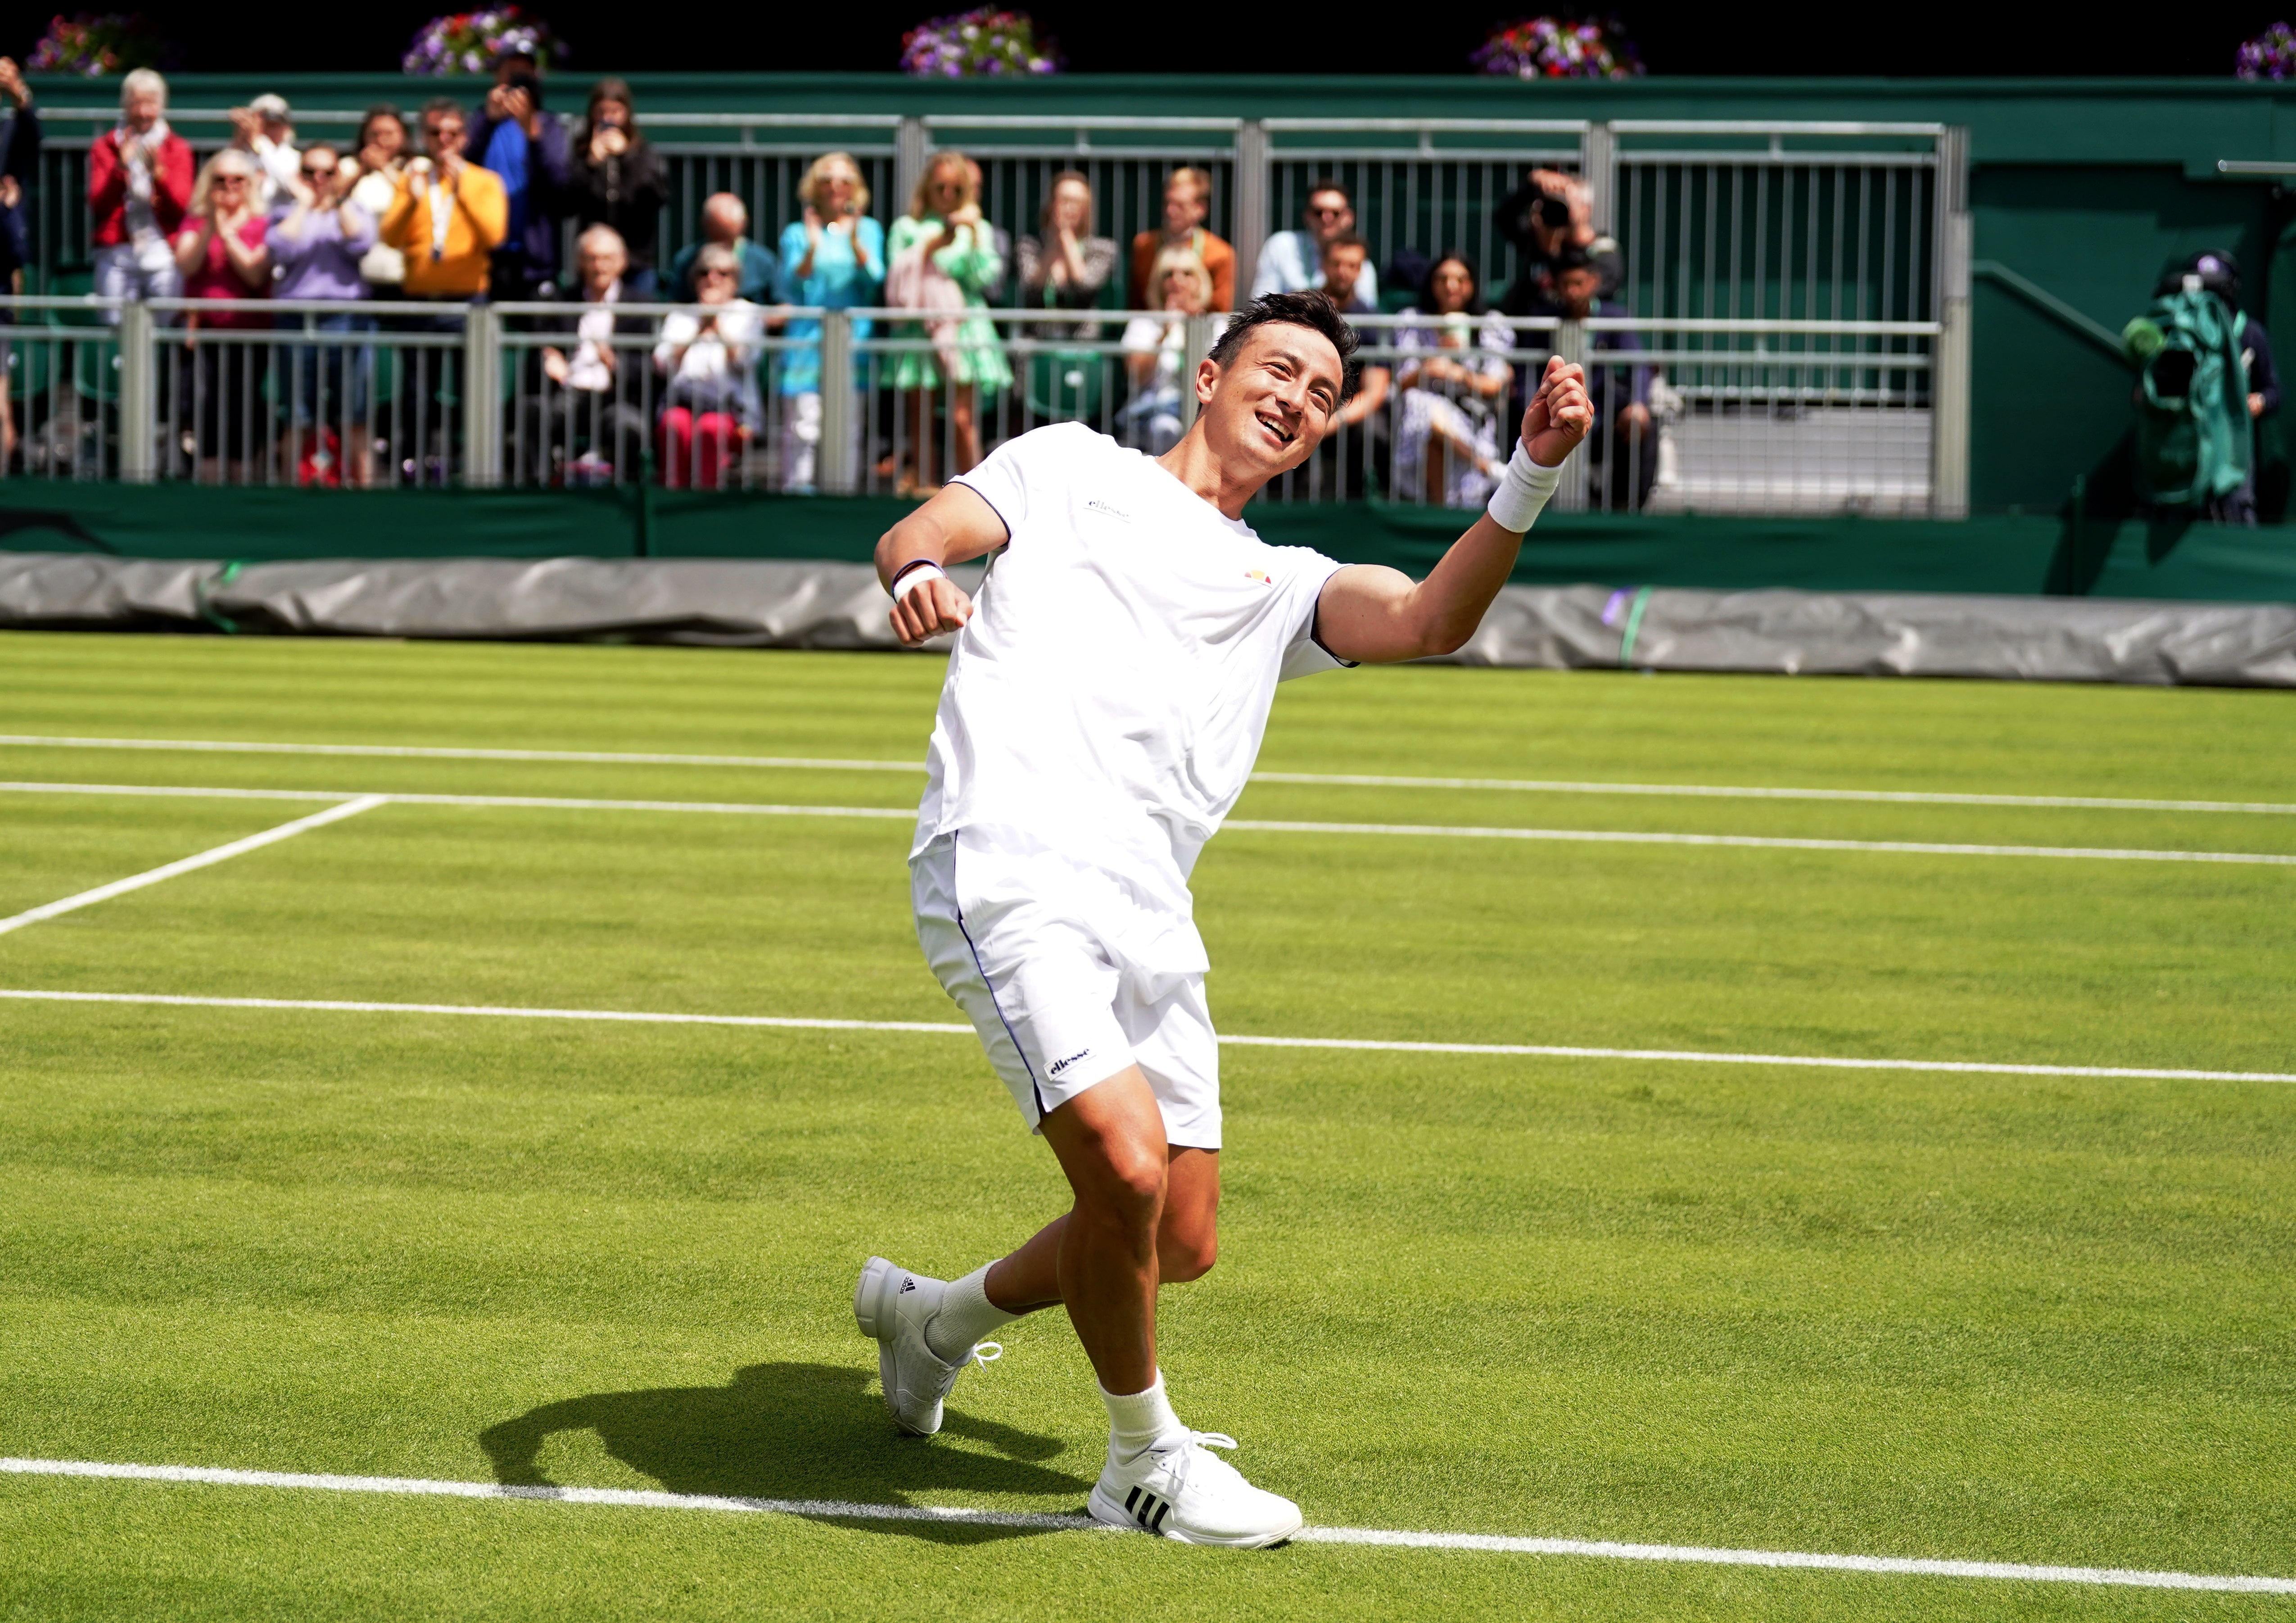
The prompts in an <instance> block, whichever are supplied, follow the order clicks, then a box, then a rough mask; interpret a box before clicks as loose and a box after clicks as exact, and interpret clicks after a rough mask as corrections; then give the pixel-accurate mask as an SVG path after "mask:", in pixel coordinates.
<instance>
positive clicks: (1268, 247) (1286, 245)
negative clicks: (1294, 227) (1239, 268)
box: [1251, 231, 1379, 309]
mask: <svg viewBox="0 0 2296 1623" xmlns="http://www.w3.org/2000/svg"><path fill="white" fill-rule="evenodd" d="M1323 285H1324V251H1323V250H1322V249H1321V248H1319V247H1317V246H1316V239H1315V238H1314V237H1312V236H1309V235H1308V234H1307V233H1306V232H1304V231H1279V232H1277V233H1276V234H1275V235H1274V236H1271V237H1269V238H1268V239H1267V242H1266V243H1264V244H1262V245H1261V247H1260V250H1259V268H1258V269H1256V270H1254V271H1253V272H1252V273H1251V296H1252V297H1253V298H1255V299H1257V298H1259V297H1260V296H1261V295H1262V294H1264V293H1304V292H1308V290H1309V289H1310V288H1316V287H1321V286H1323ZM1356 297H1357V298H1358V299H1360V300H1362V301H1364V302H1365V304H1368V305H1370V306H1371V307H1372V308H1373V309H1378V308H1379V272H1377V271H1376V270H1374V269H1373V268H1372V266H1371V260H1370V257H1369V256H1368V255H1366V256H1365V259H1364V268H1363V271H1362V274H1361V275H1359V276H1357V277H1356Z"/></svg>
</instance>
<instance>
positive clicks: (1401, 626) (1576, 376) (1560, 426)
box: [880, 355, 1595, 664]
mask: <svg viewBox="0 0 2296 1623" xmlns="http://www.w3.org/2000/svg"><path fill="white" fill-rule="evenodd" d="M1594 425H1595V409H1594V407H1593V405H1592V404H1591V403H1590V402H1589V401H1588V400H1587V375H1586V372H1585V371H1584V370H1583V369H1582V368H1580V367H1578V366H1575V365H1573V364H1572V363H1570V362H1569V361H1566V360H1564V359H1563V358H1562V357H1561V356H1559V355H1558V356H1556V357H1554V358H1553V359H1551V360H1549V361H1548V362H1547V363H1546V376H1545V377H1544V378H1542V379H1540V380H1539V384H1538V391H1537V392H1536V393H1534V394H1533V395H1532V396H1531V399H1530V406H1529V409H1527V410H1526V411H1524V413H1523V414H1522V438H1521V441H1520V442H1519V443H1518V444H1517V445H1516V447H1515V453H1514V461H1513V464H1512V465H1510V466H1509V468H1508V470H1507V481H1506V483H1505V485H1504V486H1503V487H1502V488H1501V490H1500V494H1499V495H1498V496H1497V497H1494V498H1492V506H1493V507H1495V508H1497V509H1498V510H1499V512H1498V515H1497V516H1495V515H1493V514H1491V513H1485V514H1484V515H1483V516H1482V517H1481V518H1480V519H1477V520H1476V521H1475V523H1474V526H1473V527H1472V529H1470V530H1469V531H1467V533H1466V534H1464V535H1463V536H1461V537H1460V538H1459V539H1458V540H1456V541H1454V542H1453V543H1452V544H1451V548H1450V550H1449V551H1447V552H1446V553H1445V554H1444V555H1443V556H1442V558H1441V560H1440V561H1439V562H1438V563H1437V564H1436V565H1435V568H1434V570H1433V572H1432V573H1430V574H1429V575H1428V577H1427V578H1426V579H1425V580H1424V581H1418V582H1416V583H1414V581H1412V579H1411V577H1410V576H1409V575H1406V574H1405V573H1402V572H1401V571H1400V570H1394V569H1387V568H1383V567H1380V566H1378V565H1374V564H1352V565H1350V566H1349V567H1348V568H1346V569H1342V570H1341V571H1339V572H1338V573H1335V574H1333V576H1332V578H1331V579H1330V580H1329V581H1325V582H1324V590H1323V595H1322V596H1321V597H1319V598H1317V600H1316V638H1317V639H1318V640H1319V641H1321V642H1322V643H1323V645H1324V647H1325V648H1327V649H1329V650H1330V651H1331V652H1332V653H1333V655H1337V656H1338V657H1339V658H1341V659H1347V660H1356V661H1360V662H1361V663H1365V664H1386V663H1393V662H1395V661H1398V660H1406V659H1424V658H1426V657H1427V656H1428V655H1432V654H1450V653H1454V652H1456V651H1457V650H1458V649H1459V648H1460V647H1463V646H1464V644H1465V642H1466V640H1467V638H1470V637H1472V636H1473V635H1474V634H1475V628H1476V627H1477V626H1479V625H1480V624H1481V623H1482V619H1483V615H1484V613H1485V612H1486V611H1487V610H1488V609H1489V607H1490V606H1491V600H1492V599H1493V598H1495V597H1497V596H1498V595H1499V588H1500V587H1502V586H1505V584H1506V582H1507V577H1508V576H1509V575H1510V574H1512V573H1514V559H1515V553H1516V552H1517V550H1518V549H1519V548H1521V546H1522V538H1523V533H1524V531H1522V530H1513V529H1509V528H1506V527H1505V525H1503V524H1502V523H1501V522H1500V520H1501V518H1503V517H1505V518H1515V519H1519V520H1520V522H1521V523H1522V524H1523V525H1524V528H1525V529H1528V528H1529V523H1530V522H1531V520H1532V519H1533V518H1535V517H1536V516H1537V514H1538V507H1539V506H1541V505H1543V504H1544V502H1545V498H1546V492H1547V491H1550V490H1553V488H1554V469H1557V468H1559V467H1561V466H1562V462H1563V458H1565V457H1568V456H1570V453H1571V452H1572V451H1573V450H1576V449H1578V447H1579V441H1582V440H1584V439H1585V438H1586V437H1587V431H1588V430H1589V429H1591V428H1592V427H1594ZM880 550H881V549H880Z"/></svg>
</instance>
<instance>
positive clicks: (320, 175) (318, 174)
mask: <svg viewBox="0 0 2296 1623" xmlns="http://www.w3.org/2000/svg"><path fill="white" fill-rule="evenodd" d="M334 172H335V166H334V165H333V164H332V163H329V164H324V165H322V166H321V167H320V168H318V169H305V170H304V171H303V178H304V179H306V180H324V179H325V178H326V177H328V176H330V175H332V174H333V173H334Z"/></svg>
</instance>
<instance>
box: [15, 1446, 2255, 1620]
mask: <svg viewBox="0 0 2296 1623" xmlns="http://www.w3.org/2000/svg"><path fill="white" fill-rule="evenodd" d="M0 1472H5V1473H8V1474H11V1475H16V1476H36V1477H75V1478H82V1479H86V1478H94V1479H104V1480H113V1481H120V1480H125V1481H139V1482H182V1483H199V1484H203V1485H207V1486H211V1487H273V1488H301V1489H305V1490H317V1491H321V1492H326V1493H339V1494H341V1493H349V1494H405V1495H421V1496H425V1497H444V1498H454V1499H527V1500H547V1501H554V1502H556V1503H559V1504H597V1505H615V1506H620V1507H623V1508H626V1509H632V1510H665V1511H717V1512H737V1513H738V1512H748V1513H750V1514H766V1515H777V1516H806V1517H811V1518H814V1519H816V1520H837V1521H938V1522H961V1523H967V1524H971V1525H973V1526H980V1527H1002V1528H1031V1529H1035V1530H1038V1531H1043V1532H1071V1531H1073V1532H1084V1531H1087V1530H1091V1531H1099V1532H1105V1533H1114V1534H1119V1535H1121V1534H1124V1533H1127V1532H1128V1531H1129V1530H1130V1529H1128V1528H1103V1527H1101V1526H1100V1524H1099V1523H1097V1522H1095V1521H1094V1520H1092V1519H1091V1518H1090V1517H1088V1516H1076V1515H1057V1514H1046V1513H1042V1512H1035V1513H1031V1512H1013V1511H975V1510H967V1509H963V1508H960V1507H956V1506H943V1505H923V1504H857V1503H854V1502H852V1501H849V1500H842V1499H754V1498H748V1497H734V1496H728V1495H714V1494H669V1493H652V1492H645V1491H643V1490H639V1489H635V1488H619V1487H512V1486H508V1485H505V1484H503V1483H499V1482H458V1481H454V1480H452V1479H435V1478H424V1477H354V1476H340V1475H334V1474H332V1473H330V1474H317V1473H306V1472H300V1471H228V1470H222V1469H218V1468H216V1467H212V1466H201V1465H128V1464H114V1463H111V1462H106V1461H100V1460H30V1459H0ZM1292 1538H1293V1541H1294V1542H1296V1543H1300V1544H1333V1545H1378V1546H1382V1547H1385V1548H1389V1549H1406V1550H1474V1551H1480V1552H1486V1553H1497V1554H1513V1555H1576V1556H1585V1557H1592V1558H1595V1559H1598V1560H1603V1559H1607V1560H1612V1561H1673V1562H1689V1563H1699V1564H1706V1565H1714V1566H1727V1567H1778V1568H1789V1569H1804V1570H1809V1569H1815V1570H1819V1571H1829V1572H1859V1573H1875V1574H1886V1575H1890V1576H1897V1577H1907V1578H1999V1579H2007V1580H2010V1581H2013V1582H2021V1583H2043V1584H2089V1585H2110V1586H2118V1587H2124V1588H2135V1589H2184V1590H2207V1591H2213V1592H2216V1593H2219V1594H2296V1578H2260V1577H2245V1576H2240V1575H2235V1574H2219V1573H2202V1572H2162V1571H2149V1570H2145V1569H2136V1568H2128V1567H2061V1566H2030V1565H2027V1564H2025V1563H2022V1562H2018V1561H1937V1560H1930V1559H1924V1558H1919V1557H1907V1556H1894V1555H1835V1554H1828V1553H1819V1552H1815V1551H1803V1550H1731V1549H1710V1548H1706V1547H1702V1546H1700V1545H1644V1544H1621V1543H1618V1542H1614V1541H1611V1540H1608V1539H1584V1538H1519V1537H1510V1536H1504V1535H1499V1534H1485V1533H1422V1532H1412V1531H1407V1530H1400V1529H1390V1528H1302V1529H1301V1530H1300V1532H1298V1533H1295V1534H1294V1535H1292Z"/></svg>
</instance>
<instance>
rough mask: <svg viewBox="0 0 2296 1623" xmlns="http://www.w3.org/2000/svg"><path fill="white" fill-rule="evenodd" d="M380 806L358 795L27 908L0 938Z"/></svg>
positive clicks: (0, 923)
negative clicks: (170, 860)
mask: <svg viewBox="0 0 2296 1623" xmlns="http://www.w3.org/2000/svg"><path fill="white" fill-rule="evenodd" d="M383 803H384V801H383V797H382V796H381V795H360V796H358V797H357V799H355V800H347V801H345V802H343V803H341V804H340V805H336V806H330V807H328V808H327V809H326V810H325V811H314V812H313V813H311V815H310V816H308V817H299V818H297V819H296V820H294V821H293V822H291V823H282V824H280V825H279V826H278V827H277V828H266V829H265V830H264V831H263V832H262V833H260V834H250V835H249V836H247V837H246V838H245V839H243V840H234V841H232V842H231V843H230V844H227V845H217V846H216V847H215V848H214V849H213V850H210V851H202V852H201V853H198V854H197V855H196V856H188V857H185V858H184V859H183V860H182V861H175V862H169V863H168V864H166V865H165V866H164V867H160V868H152V869H145V870H144V871H143V872H142V873H140V874H131V875H129V876H128V877H127V878H125V879H114V880H113V881H112V882H111V884H109V885H99V886H96V887H95V888H94V890H84V891H82V892H80V893H79V894H78V895H76V896H66V897H64V898H63V899H62V900H61V901H60V902H46V903H45V904H43V905H42V906H39V907H35V908H28V909H26V910H24V911H22V912H21V913H18V914H16V915H15V916H14V917H13V918H10V919H0V935H6V934H7V933H8V932H9V931H11V930H21V929H22V928H23V927H25V926H26V925H28V924H37V923H39V922H40V920H42V919H53V918H54V917H55V916H56V915H57V914H59V913H69V912H71V911H73V910H77V909H79V908H83V907H87V906H90V905H92V904H94V903H95V902H109V901H110V900H111V898H112V897H114V896H124V895H126V894H127V893H128V892H129V891H132V890H142V889H143V887H144V886H147V885H157V884H159V883H160V880H162V879H172V878H174V877H176V876H177V875H178V874H187V873H195V872H197V871H198V870H199V869H202V868H211V867H213V866H214V865H215V864H216V863H217V862H227V861H230V860H231V859H232V858H234V857H236V856H243V855H245V854H246V853H249V852H250V851H260V850H262V849H263V848H264V847H265V846H266V845H275V844H278V843H279V842H280V841H282V840H291V839H293V838H294V837H295V836H297V835H299V834H305V833H308V832H309V831H310V830H311V829H314V828H325V827H326V826H327V825H328V824H329V823H339V822H340V821H342V820H343V819H345V818H347V817H357V815H358V814H359V813H360V812H362V811H373V810H374V809H375V808H376V807H377V806H380V805H381V804H383Z"/></svg>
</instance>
